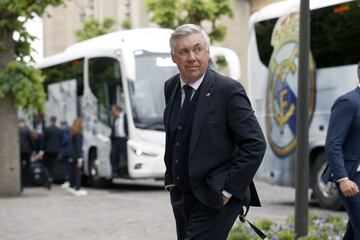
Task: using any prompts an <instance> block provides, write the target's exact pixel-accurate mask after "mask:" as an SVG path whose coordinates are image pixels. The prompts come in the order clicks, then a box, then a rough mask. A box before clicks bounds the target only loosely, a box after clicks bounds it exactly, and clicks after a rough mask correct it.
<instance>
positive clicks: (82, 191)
mask: <svg viewBox="0 0 360 240" xmlns="http://www.w3.org/2000/svg"><path fill="white" fill-rule="evenodd" d="M87 194H88V192H87V191H85V190H82V189H79V190H75V193H74V195H75V196H86V195H87Z"/></svg>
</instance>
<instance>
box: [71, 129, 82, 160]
mask: <svg viewBox="0 0 360 240" xmlns="http://www.w3.org/2000/svg"><path fill="white" fill-rule="evenodd" d="M82 147H83V135H82V134H81V133H77V134H74V135H71V144H70V157H71V158H72V159H74V160H78V159H79V158H82V157H83V148H82Z"/></svg>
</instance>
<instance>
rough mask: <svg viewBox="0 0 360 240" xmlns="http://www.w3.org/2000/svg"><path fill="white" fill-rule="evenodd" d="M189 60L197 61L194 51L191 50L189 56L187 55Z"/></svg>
mask: <svg viewBox="0 0 360 240" xmlns="http://www.w3.org/2000/svg"><path fill="white" fill-rule="evenodd" d="M187 60H188V61H195V60H196V57H195V53H194V51H189V53H188V56H187Z"/></svg>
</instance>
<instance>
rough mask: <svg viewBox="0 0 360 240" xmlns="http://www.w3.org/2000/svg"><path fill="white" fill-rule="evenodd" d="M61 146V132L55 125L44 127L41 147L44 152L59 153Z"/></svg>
mask: <svg viewBox="0 0 360 240" xmlns="http://www.w3.org/2000/svg"><path fill="white" fill-rule="evenodd" d="M61 148H62V132H61V129H60V128H59V127H57V126H52V125H50V126H49V127H47V128H45V132H44V143H43V149H44V151H45V153H52V154H59V153H60V152H61Z"/></svg>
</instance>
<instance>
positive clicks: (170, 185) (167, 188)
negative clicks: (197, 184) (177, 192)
mask: <svg viewBox="0 0 360 240" xmlns="http://www.w3.org/2000/svg"><path fill="white" fill-rule="evenodd" d="M175 186H176V185H175V184H169V185H166V186H165V190H166V191H168V192H170V191H171V189H172V188H173V187H175Z"/></svg>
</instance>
